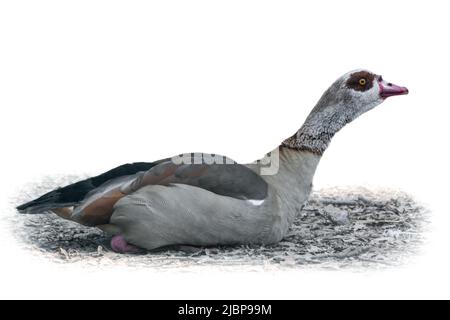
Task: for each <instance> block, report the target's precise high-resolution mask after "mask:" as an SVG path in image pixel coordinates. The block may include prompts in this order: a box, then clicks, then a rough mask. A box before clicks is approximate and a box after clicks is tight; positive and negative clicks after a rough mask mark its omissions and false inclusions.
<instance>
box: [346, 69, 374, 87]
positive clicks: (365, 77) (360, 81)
mask: <svg viewBox="0 0 450 320" xmlns="http://www.w3.org/2000/svg"><path fill="white" fill-rule="evenodd" d="M374 79H375V75H374V74H373V73H370V72H367V71H358V72H355V73H352V74H351V75H350V78H349V79H348V80H347V82H346V85H347V87H348V88H350V89H353V90H356V91H367V90H369V89H371V88H372V87H373V80H374Z"/></svg>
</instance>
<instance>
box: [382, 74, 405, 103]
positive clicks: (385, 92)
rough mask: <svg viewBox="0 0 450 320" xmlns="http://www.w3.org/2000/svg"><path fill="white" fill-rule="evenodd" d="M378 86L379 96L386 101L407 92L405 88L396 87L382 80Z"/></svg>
mask: <svg viewBox="0 0 450 320" xmlns="http://www.w3.org/2000/svg"><path fill="white" fill-rule="evenodd" d="M378 85H379V86H380V96H381V97H382V98H384V99H386V98H387V97H392V96H399V95H403V94H408V92H409V91H408V89H407V88H405V87H400V86H397V85H395V84H392V83H390V82H386V81H384V80H382V79H381V80H379V81H378Z"/></svg>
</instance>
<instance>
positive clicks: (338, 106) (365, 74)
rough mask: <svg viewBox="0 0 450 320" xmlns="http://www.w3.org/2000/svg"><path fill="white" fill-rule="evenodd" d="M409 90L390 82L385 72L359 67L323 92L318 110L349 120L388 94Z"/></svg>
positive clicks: (390, 95)
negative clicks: (379, 73) (378, 73)
mask: <svg viewBox="0 0 450 320" xmlns="http://www.w3.org/2000/svg"><path fill="white" fill-rule="evenodd" d="M404 94H408V89H407V88H405V87H402V86H398V85H395V84H392V83H390V82H387V81H385V80H384V79H383V77H382V76H381V75H377V74H375V73H373V72H371V71H368V70H364V69H358V70H354V71H350V72H348V73H346V74H344V75H343V76H342V77H340V78H339V79H337V80H336V81H335V82H334V83H333V84H332V85H331V87H330V88H329V89H328V90H327V91H326V92H325V93H324V94H323V96H322V98H321V99H320V101H319V103H318V104H317V105H316V108H314V109H315V110H313V113H315V112H319V113H321V112H324V111H325V113H328V114H329V113H333V114H339V115H343V117H339V118H341V119H345V122H346V123H348V122H350V121H352V120H353V119H355V118H357V117H358V116H359V115H361V114H363V113H365V112H367V111H369V110H371V109H373V108H374V107H376V106H378V105H379V104H381V103H382V102H383V101H385V100H386V98H388V97H392V96H398V95H404Z"/></svg>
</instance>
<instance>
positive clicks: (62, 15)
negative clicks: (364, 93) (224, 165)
mask: <svg viewBox="0 0 450 320" xmlns="http://www.w3.org/2000/svg"><path fill="white" fill-rule="evenodd" d="M447 3H448V1H426V2H424V1H396V2H393V1H384V0H378V1H371V2H367V1H366V2H361V1H314V2H310V3H309V4H302V3H301V2H299V1H261V0H259V1H244V0H239V1H153V2H151V1H111V0H108V1H93V0H89V1H20V0H17V1H2V2H0V112H1V116H0V139H1V149H2V155H1V158H0V159H1V160H0V161H1V168H0V170H1V172H0V174H1V180H0V188H1V189H0V194H1V197H2V210H3V209H4V210H3V211H2V212H9V211H8V210H7V209H8V208H7V207H8V206H9V207H10V206H11V204H10V203H8V197H10V195H11V194H13V193H14V192H17V190H18V189H19V190H20V188H21V186H23V185H24V184H25V183H27V182H29V181H35V180H38V179H40V178H41V177H43V176H46V175H54V174H84V173H90V174H97V173H100V172H102V171H105V170H107V169H110V168H111V167H113V166H116V165H119V164H122V163H125V162H132V161H152V160H156V159H159V158H162V157H166V156H172V155H174V154H179V153H182V152H191V151H203V152H212V153H220V154H225V155H228V156H229V157H231V158H234V159H235V160H237V161H239V162H247V161H252V160H254V159H256V158H259V157H260V156H262V155H263V154H264V153H265V152H267V151H270V150H271V149H272V148H273V147H275V146H277V145H278V143H280V142H281V141H282V140H283V139H284V138H286V137H288V136H290V135H291V134H292V133H294V132H295V131H296V130H297V129H298V128H299V127H300V125H301V124H302V121H303V120H304V118H305V117H306V115H307V114H308V112H309V111H310V109H311V108H312V107H313V106H314V104H315V102H316V101H317V100H318V98H319V97H320V95H321V94H322V92H323V91H324V90H325V89H326V88H327V87H328V86H329V85H330V84H331V83H332V82H333V81H334V80H335V79H336V78H337V77H339V76H340V75H341V74H343V73H345V72H347V71H349V70H352V69H355V68H360V67H362V68H368V69H370V70H372V71H374V72H376V73H379V74H382V75H383V77H384V78H385V79H386V80H388V81H391V82H393V83H396V84H399V85H404V86H407V87H408V88H409V90H410V95H409V96H406V97H394V98H390V99H389V100H388V101H386V102H385V103H384V104H382V105H381V106H379V107H378V108H377V109H375V110H373V111H371V112H370V113H368V114H366V115H364V116H362V117H361V118H359V119H358V120H356V121H355V122H354V123H352V124H351V125H349V126H347V127H346V128H344V129H343V130H342V131H341V132H340V133H339V134H338V135H337V136H336V137H335V138H334V140H333V142H332V144H331V146H330V148H329V149H328V150H327V152H326V154H325V156H324V157H323V159H322V162H321V164H320V166H319V169H318V171H317V175H316V177H315V187H316V188H320V187H324V186H328V185H331V186H336V185H337V186H340V185H368V186H371V187H376V186H381V187H391V188H400V189H401V190H405V191H407V192H410V193H411V194H413V195H414V196H415V197H416V198H417V199H418V200H419V201H422V202H423V203H425V204H427V205H428V207H429V208H430V209H431V211H432V213H431V220H432V226H431V229H430V230H431V231H430V234H429V236H428V240H427V245H426V246H425V247H424V250H423V254H422V255H421V256H419V257H418V258H417V259H415V260H414V262H412V263H411V264H409V265H407V266H405V267H403V268H400V269H388V270H385V271H367V272H365V273H350V272H344V271H338V272H325V271H320V272H314V271H304V270H298V271H290V272H287V271H286V272H283V271H277V272H254V273H248V272H237V271H235V272H225V273H224V272H221V271H219V270H217V269H215V268H211V269H208V270H202V271H201V272H196V273H188V274H186V273H175V272H167V273H162V274H161V273H155V272H153V271H152V270H148V269H144V270H137V271H136V270H131V269H128V268H123V267H121V268H119V267H118V268H115V269H114V268H113V269H110V268H109V269H107V270H102V269H101V268H99V267H97V268H93V267H86V268H78V267H77V268H76V267H70V266H68V267H60V266H56V265H53V264H51V263H50V262H46V261H43V260H42V259H36V258H35V257H33V256H30V254H29V253H27V252H24V251H22V250H21V249H20V248H19V245H18V244H17V241H16V240H13V239H12V238H11V236H10V235H9V234H8V231H7V230H6V229H7V228H6V223H3V224H2V225H0V227H1V234H0V241H1V242H0V251H2V252H3V253H2V254H1V261H0V281H1V285H0V297H2V298H13V297H16V298H31V297H34V298H94V297H95V298H443V297H446V298H450V294H449V289H448V288H449V287H450V277H449V273H448V270H449V262H450V259H449V258H450V257H449V250H448V244H449V243H450V242H449V240H450V239H449V238H450V232H449V228H450V224H449V214H450V213H449V212H448V211H449V210H448V202H447V198H448V194H447V193H448V185H447V181H448V179H449V174H448V173H449V172H448V161H449V157H448V151H447V150H448V137H449V134H448V121H449V116H450V112H449V109H450V105H449V101H448V93H449V74H450V70H449V63H448V57H449V56H450V50H449V44H448V43H449V30H450V23H449V19H448V14H449V12H450V11H449V9H450V7H449V5H448V4H447ZM3 200H4V201H3ZM9 209H10V208H9ZM5 217H6V214H5V215H4V217H3V219H4V218H5Z"/></svg>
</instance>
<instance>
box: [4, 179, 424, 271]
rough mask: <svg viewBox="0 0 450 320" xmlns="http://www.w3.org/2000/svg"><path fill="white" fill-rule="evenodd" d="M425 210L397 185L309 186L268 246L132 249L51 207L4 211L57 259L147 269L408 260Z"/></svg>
mask: <svg viewBox="0 0 450 320" xmlns="http://www.w3.org/2000/svg"><path fill="white" fill-rule="evenodd" d="M77 179H78V177H74V176H70V177H59V178H47V179H45V180H44V181H41V182H39V183H36V184H33V185H30V186H28V187H27V189H26V190H27V191H26V193H21V194H20V195H18V196H17V197H16V198H15V199H13V201H12V205H11V207H13V205H15V204H19V203H21V202H24V201H27V200H29V199H31V198H33V197H36V196H39V195H40V194H42V193H43V192H46V191H48V190H51V189H53V188H55V187H57V186H60V185H64V184H67V183H70V182H73V181H75V180H77ZM427 217H428V212H427V210H426V209H425V208H423V207H422V206H421V205H419V204H418V203H416V202H415V201H414V199H413V198H412V197H411V196H409V195H408V194H405V193H403V192H399V191H393V190H368V189H365V188H361V187H353V188H345V189H344V188H329V189H323V190H319V191H315V192H313V194H312V195H311V197H310V200H309V201H308V202H307V203H306V204H305V206H304V208H303V210H302V211H301V213H300V214H299V216H298V217H297V219H296V220H295V222H294V225H293V227H292V228H291V231H290V232H289V234H288V236H287V237H286V238H285V239H284V240H283V241H281V242H280V243H279V244H276V245H266V246H262V245H241V246H232V247H230V246H219V247H213V248H194V247H189V246H180V247H172V248H163V249H160V250H157V251H155V252H148V253H145V254H140V255H121V254H116V253H114V252H112V251H111V249H110V246H109V240H110V239H109V238H108V237H107V236H105V235H104V234H103V233H102V232H101V231H100V230H98V229H95V228H88V227H84V226H81V225H78V224H76V223H73V222H70V221H66V220H63V219H61V218H59V217H57V216H56V215H54V214H51V213H47V214H38V215H21V214H18V213H16V212H15V211H14V209H13V208H12V210H11V217H10V218H11V219H10V221H11V223H12V232H14V234H15V236H16V238H17V239H18V240H19V241H20V243H21V244H22V245H23V246H25V247H26V248H27V249H29V250H31V251H32V252H34V253H35V254H38V255H41V256H44V257H46V258H48V259H51V260H54V261H55V262H57V263H79V264H83V265H84V264H86V265H117V264H119V265H126V266H132V267H149V268H163V269H164V270H166V269H173V268H188V267H192V266H217V267H221V266H223V267H226V266H235V267H236V266H237V267H245V266H247V267H248V266H250V267H255V266H256V267H258V266H259V267H261V266H263V267H265V268H269V269H271V268H275V269H278V268H306V267H312V268H326V269H338V268H359V267H373V268H384V267H389V266H398V265H402V264H405V263H408V262H409V261H411V260H412V259H414V257H415V256H416V255H417V254H418V253H419V252H420V249H421V244H422V243H423V241H424V238H425V236H426V226H427Z"/></svg>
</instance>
